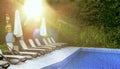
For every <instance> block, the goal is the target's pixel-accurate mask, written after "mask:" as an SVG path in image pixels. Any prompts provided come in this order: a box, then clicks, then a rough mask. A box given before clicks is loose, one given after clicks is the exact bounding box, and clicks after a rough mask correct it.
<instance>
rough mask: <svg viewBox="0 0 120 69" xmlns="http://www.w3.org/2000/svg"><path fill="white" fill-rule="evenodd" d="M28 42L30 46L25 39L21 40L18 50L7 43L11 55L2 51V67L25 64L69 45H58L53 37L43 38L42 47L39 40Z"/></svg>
mask: <svg viewBox="0 0 120 69" xmlns="http://www.w3.org/2000/svg"><path fill="white" fill-rule="evenodd" d="M28 42H29V45H30V46H28V45H27V44H26V42H25V41H24V40H23V39H20V40H19V43H20V46H17V48H15V47H16V46H15V45H14V44H13V43H7V47H8V49H9V53H10V54H11V55H5V54H3V53H2V51H1V50H0V58H2V59H1V60H0V67H1V68H3V69H4V68H5V69H7V68H8V67H9V65H10V64H14V65H15V64H18V63H20V62H25V61H26V60H31V59H33V58H36V57H39V56H41V55H44V54H48V53H50V52H52V51H54V50H56V49H60V48H63V47H64V46H66V45H67V44H66V43H56V42H55V41H54V39H53V38H52V37H51V38H43V42H44V44H45V45H42V44H41V43H40V40H39V39H38V38H35V39H28ZM18 47H21V50H19V49H18ZM1 68H0V69H1Z"/></svg>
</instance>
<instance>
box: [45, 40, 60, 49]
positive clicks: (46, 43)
mask: <svg viewBox="0 0 120 69" xmlns="http://www.w3.org/2000/svg"><path fill="white" fill-rule="evenodd" d="M43 42H44V43H45V45H50V46H55V47H56V49H60V48H61V46H59V45H52V44H49V43H48V42H47V40H46V39H45V38H43Z"/></svg>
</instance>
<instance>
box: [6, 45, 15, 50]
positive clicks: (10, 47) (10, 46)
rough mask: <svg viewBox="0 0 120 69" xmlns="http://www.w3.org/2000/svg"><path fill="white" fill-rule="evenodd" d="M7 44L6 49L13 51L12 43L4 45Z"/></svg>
mask: <svg viewBox="0 0 120 69" xmlns="http://www.w3.org/2000/svg"><path fill="white" fill-rule="evenodd" d="M6 44H7V46H8V49H9V50H10V51H11V49H13V48H14V45H13V43H6Z"/></svg>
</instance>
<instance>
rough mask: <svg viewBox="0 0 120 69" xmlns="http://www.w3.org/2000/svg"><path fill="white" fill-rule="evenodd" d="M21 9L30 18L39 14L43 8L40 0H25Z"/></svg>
mask: <svg viewBox="0 0 120 69" xmlns="http://www.w3.org/2000/svg"><path fill="white" fill-rule="evenodd" d="M23 10H24V13H25V14H26V15H27V16H28V17H30V18H35V17H38V16H40V14H41V13H42V10H43V7H42V0H26V2H25V4H24V7H23Z"/></svg>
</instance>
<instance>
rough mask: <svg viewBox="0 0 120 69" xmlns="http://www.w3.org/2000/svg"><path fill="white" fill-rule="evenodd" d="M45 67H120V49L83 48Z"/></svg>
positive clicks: (54, 68) (73, 68) (96, 68)
mask: <svg viewBox="0 0 120 69" xmlns="http://www.w3.org/2000/svg"><path fill="white" fill-rule="evenodd" d="M43 69H120V51H119V50H117V51H116V50H109V49H89V48H88V49H84V48H83V49H79V50H78V51H76V52H75V53H73V54H72V55H71V56H69V57H67V58H66V59H65V60H63V61H61V62H59V63H56V64H53V65H50V66H47V67H45V68H43Z"/></svg>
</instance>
